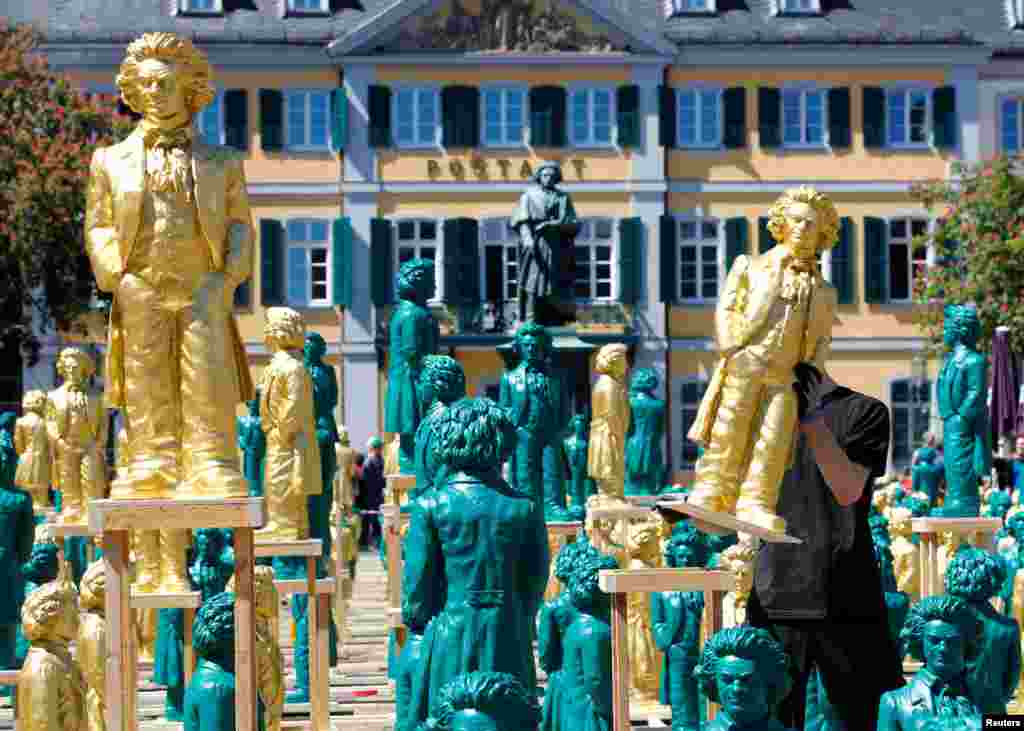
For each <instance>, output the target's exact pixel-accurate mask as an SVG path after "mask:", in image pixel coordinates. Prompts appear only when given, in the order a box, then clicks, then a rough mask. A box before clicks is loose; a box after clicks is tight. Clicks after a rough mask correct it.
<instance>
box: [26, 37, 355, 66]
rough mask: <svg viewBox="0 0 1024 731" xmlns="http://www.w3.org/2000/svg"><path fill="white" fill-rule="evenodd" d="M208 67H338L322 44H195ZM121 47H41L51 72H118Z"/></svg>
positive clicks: (72, 45)
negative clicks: (73, 70) (113, 70)
mask: <svg viewBox="0 0 1024 731" xmlns="http://www.w3.org/2000/svg"><path fill="white" fill-rule="evenodd" d="M196 46H197V47H199V48H201V49H202V50H203V52H204V53H205V54H206V56H207V58H208V59H209V60H210V63H211V64H212V65H213V66H214V68H216V69H217V70H218V71H220V70H239V69H244V70H250V69H251V70H259V69H267V70H282V69H295V70H299V69H302V70H309V69H310V68H315V67H322V68H325V69H331V68H336V67H337V65H338V64H337V62H336V61H334V60H332V59H331V58H329V57H328V56H327V54H326V53H325V52H324V47H323V45H322V44H314V45H297V44H289V43H257V42H248V43H208V42H207V43H196ZM126 48H127V44H124V43H47V44H43V45H41V46H40V48H39V50H40V52H41V53H44V54H45V55H46V58H47V61H48V63H49V65H50V66H51V67H52V68H54V69H75V70H90V69H103V70H107V69H117V67H118V66H120V64H121V62H122V61H123V60H124V55H125V50H126Z"/></svg>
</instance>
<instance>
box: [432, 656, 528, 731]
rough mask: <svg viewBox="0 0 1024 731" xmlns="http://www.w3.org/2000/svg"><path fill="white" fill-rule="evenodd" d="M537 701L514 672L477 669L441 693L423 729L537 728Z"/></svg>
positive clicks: (492, 730) (499, 730) (511, 730)
mask: <svg viewBox="0 0 1024 731" xmlns="http://www.w3.org/2000/svg"><path fill="white" fill-rule="evenodd" d="M538 716H539V711H538V708H537V702H536V701H535V700H534V699H533V696H532V695H531V694H530V693H529V691H527V689H526V687H525V686H524V685H523V684H522V683H521V682H520V681H519V679H518V678H516V677H515V676H514V675H509V674H508V673H489V672H483V671H479V670H478V671H476V672H472V673H465V674H464V675H459V676H458V677H456V678H453V679H452V680H451V681H450V682H449V683H447V684H446V685H445V686H444V687H443V688H441V691H440V692H439V693H438V696H437V701H436V702H435V703H434V705H433V706H432V707H431V711H430V718H429V719H428V720H427V722H426V723H424V724H422V725H421V726H420V729H421V731H534V729H536V728H537V718H538Z"/></svg>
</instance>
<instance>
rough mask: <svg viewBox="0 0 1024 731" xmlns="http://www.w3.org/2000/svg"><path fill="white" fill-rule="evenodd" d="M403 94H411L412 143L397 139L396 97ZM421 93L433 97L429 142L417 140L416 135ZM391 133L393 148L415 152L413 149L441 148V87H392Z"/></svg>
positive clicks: (418, 125)
mask: <svg viewBox="0 0 1024 731" xmlns="http://www.w3.org/2000/svg"><path fill="white" fill-rule="evenodd" d="M403 92H412V93H413V104H412V136H413V141H412V142H403V141H401V140H399V139H398V97H399V96H400V95H401V94H402V93H403ZM421 93H430V94H433V95H434V121H433V129H434V135H433V139H432V140H429V141H423V140H420V139H418V137H417V134H418V130H419V127H420V119H419V114H420V105H419V95H420V94H421ZM391 132H392V137H393V139H394V141H395V146H396V147H398V148H401V149H403V150H415V149H420V150H423V149H431V148H438V147H440V146H441V87H440V86H437V85H436V84H399V85H395V86H394V87H392V90H391Z"/></svg>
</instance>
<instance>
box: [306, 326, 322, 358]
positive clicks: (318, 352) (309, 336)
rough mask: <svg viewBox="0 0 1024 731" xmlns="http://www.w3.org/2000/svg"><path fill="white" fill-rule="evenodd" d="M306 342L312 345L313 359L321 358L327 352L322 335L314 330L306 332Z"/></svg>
mask: <svg viewBox="0 0 1024 731" xmlns="http://www.w3.org/2000/svg"><path fill="white" fill-rule="evenodd" d="M306 344H309V345H312V346H313V357H314V359H320V358H323V357H324V355H325V354H326V353H327V341H326V340H324V336H323V335H321V334H320V333H318V332H316V331H315V330H310V331H309V332H307V333H306Z"/></svg>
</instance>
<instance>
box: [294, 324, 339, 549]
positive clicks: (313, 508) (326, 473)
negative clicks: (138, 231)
mask: <svg viewBox="0 0 1024 731" xmlns="http://www.w3.org/2000/svg"><path fill="white" fill-rule="evenodd" d="M326 354H327V343H326V342H325V341H324V339H323V336H321V335H320V333H318V332H307V333H306V341H305V343H304V344H303V347H302V356H303V357H302V360H303V364H304V365H305V366H306V370H307V371H309V376H310V380H312V381H313V416H314V418H315V419H316V441H317V444H318V445H319V446H320V479H321V482H322V483H323V489H322V490H320V493H319V494H318V495H308V496H307V497H306V501H307V503H308V505H309V537H310V538H313V539H315V540H319V541H320V542H321V548H322V549H323V557H322V558H323V560H324V561H327V560H328V559H330V556H331V508H332V507H333V506H334V473H335V472H336V471H337V469H338V456H337V453H335V451H334V445H335V444H336V443H337V442H338V425H337V423H335V421H334V410H335V409H336V408H337V407H338V378H337V376H335V375H334V369H333V368H331V367H330V366H329V365H327V364H326V363H324V360H323V358H324V356H325V355H326Z"/></svg>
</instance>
